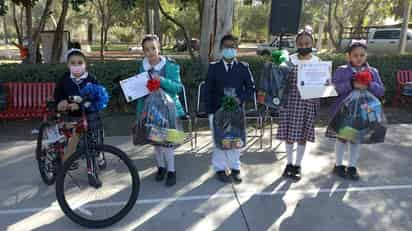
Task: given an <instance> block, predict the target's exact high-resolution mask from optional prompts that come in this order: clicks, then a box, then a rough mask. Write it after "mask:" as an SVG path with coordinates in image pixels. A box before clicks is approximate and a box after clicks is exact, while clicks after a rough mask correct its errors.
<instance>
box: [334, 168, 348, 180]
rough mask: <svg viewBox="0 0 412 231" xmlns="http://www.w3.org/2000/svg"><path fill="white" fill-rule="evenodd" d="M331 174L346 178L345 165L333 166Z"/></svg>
mask: <svg viewBox="0 0 412 231" xmlns="http://www.w3.org/2000/svg"><path fill="white" fill-rule="evenodd" d="M333 174H334V175H336V176H338V177H341V178H346V166H344V165H339V166H335V167H334V168H333Z"/></svg>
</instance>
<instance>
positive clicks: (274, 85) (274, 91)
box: [257, 50, 289, 108]
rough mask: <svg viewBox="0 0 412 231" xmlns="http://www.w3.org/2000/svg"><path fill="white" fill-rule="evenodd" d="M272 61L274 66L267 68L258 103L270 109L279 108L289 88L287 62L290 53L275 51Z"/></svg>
mask: <svg viewBox="0 0 412 231" xmlns="http://www.w3.org/2000/svg"><path fill="white" fill-rule="evenodd" d="M272 60H273V64H272V65H271V66H268V67H265V70H264V72H265V73H264V75H263V76H262V79H261V80H260V84H259V85H260V86H259V90H258V93H257V95H258V102H259V103H260V104H262V105H265V106H267V107H269V108H279V107H280V106H281V104H282V99H283V96H284V95H285V92H286V88H287V76H288V73H289V67H288V65H287V64H286V63H285V62H286V61H287V60H288V52H287V51H285V50H277V51H274V52H273V53H272Z"/></svg>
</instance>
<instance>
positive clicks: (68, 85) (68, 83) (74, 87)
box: [54, 72, 98, 116]
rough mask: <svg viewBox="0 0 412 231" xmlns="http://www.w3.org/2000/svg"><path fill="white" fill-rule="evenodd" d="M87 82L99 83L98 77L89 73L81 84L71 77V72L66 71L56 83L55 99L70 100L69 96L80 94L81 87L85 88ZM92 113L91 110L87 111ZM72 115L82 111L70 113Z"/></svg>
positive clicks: (77, 114) (57, 101)
mask: <svg viewBox="0 0 412 231" xmlns="http://www.w3.org/2000/svg"><path fill="white" fill-rule="evenodd" d="M87 83H93V84H98V83H97V80H96V78H95V77H94V76H93V75H91V74H90V73H89V74H88V76H87V78H86V79H84V80H83V81H82V82H81V83H80V84H77V83H75V82H74V81H73V80H72V79H71V78H70V72H66V73H65V74H64V75H63V76H62V77H61V78H60V79H59V80H58V81H57V83H56V88H55V90H54V100H55V102H56V103H59V102H60V101H62V100H69V96H79V95H80V89H83V88H84V87H85V86H86V85H87ZM87 113H91V112H89V111H88V112H87ZM70 114H71V115H72V116H79V115H81V113H80V111H77V112H73V113H70Z"/></svg>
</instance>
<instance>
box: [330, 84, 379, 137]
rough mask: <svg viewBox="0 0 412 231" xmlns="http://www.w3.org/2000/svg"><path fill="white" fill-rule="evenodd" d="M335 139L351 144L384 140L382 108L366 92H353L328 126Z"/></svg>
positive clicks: (371, 95)
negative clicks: (333, 132)
mask: <svg viewBox="0 0 412 231" xmlns="http://www.w3.org/2000/svg"><path fill="white" fill-rule="evenodd" d="M330 128H332V129H333V131H335V132H336V134H337V135H336V137H338V138H340V139H343V140H347V141H350V142H353V143H361V144H373V143H382V142H384V140H385V135H386V127H385V118H384V113H383V107H382V104H381V102H380V101H379V99H378V98H376V97H375V96H374V95H373V94H372V93H370V92H369V91H367V90H354V91H353V92H352V93H351V94H350V95H349V96H348V97H347V98H346V99H345V100H344V101H343V104H342V106H341V108H340V110H339V112H338V113H337V114H336V116H335V117H334V118H333V120H332V121H331V124H330Z"/></svg>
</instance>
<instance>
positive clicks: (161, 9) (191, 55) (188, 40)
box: [158, 2, 196, 62]
mask: <svg viewBox="0 0 412 231" xmlns="http://www.w3.org/2000/svg"><path fill="white" fill-rule="evenodd" d="M158 3H159V10H160V12H161V13H162V15H163V16H164V17H165V18H166V19H168V20H170V21H171V22H173V23H174V24H176V25H177V26H178V27H179V28H180V29H181V30H182V31H183V35H184V37H185V40H186V46H187V49H188V51H189V55H190V58H191V59H192V61H194V62H195V61H196V57H195V54H194V53H193V49H192V46H191V44H190V43H191V39H190V35H189V33H188V31H187V30H186V28H185V26H184V25H183V24H182V23H180V22H178V21H177V20H176V19H174V18H173V17H172V16H170V15H169V14H168V13H166V12H165V11H164V9H163V7H162V5H161V4H160V2H158Z"/></svg>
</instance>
